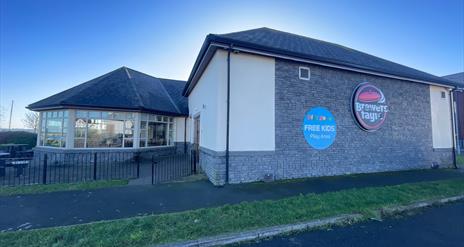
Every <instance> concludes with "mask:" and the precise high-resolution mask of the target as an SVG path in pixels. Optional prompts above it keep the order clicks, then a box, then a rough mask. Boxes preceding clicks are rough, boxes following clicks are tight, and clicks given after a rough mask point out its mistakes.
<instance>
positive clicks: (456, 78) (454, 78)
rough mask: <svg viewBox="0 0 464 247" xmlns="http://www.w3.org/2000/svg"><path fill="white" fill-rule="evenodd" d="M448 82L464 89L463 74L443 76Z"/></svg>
mask: <svg viewBox="0 0 464 247" xmlns="http://www.w3.org/2000/svg"><path fill="white" fill-rule="evenodd" d="M443 78H446V79H448V80H450V81H453V82H456V83H457V84H459V86H460V87H464V72H461V73H456V74H451V75H446V76H443Z"/></svg>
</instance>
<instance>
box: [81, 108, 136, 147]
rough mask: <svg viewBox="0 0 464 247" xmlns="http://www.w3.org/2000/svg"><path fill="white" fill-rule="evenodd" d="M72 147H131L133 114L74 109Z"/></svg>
mask: <svg viewBox="0 0 464 247" xmlns="http://www.w3.org/2000/svg"><path fill="white" fill-rule="evenodd" d="M74 127H75V133H74V147H76V148H118V147H119V148H122V147H133V142H134V141H133V133H134V114H133V113H122V112H99V111H76V120H75V124H74Z"/></svg>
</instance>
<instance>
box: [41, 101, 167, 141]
mask: <svg viewBox="0 0 464 247" xmlns="http://www.w3.org/2000/svg"><path fill="white" fill-rule="evenodd" d="M174 134H175V121H174V118H173V117H169V116H162V115H155V114H147V113H138V112H135V113H134V112H120V111H89V110H74V109H70V110H55V111H43V112H40V129H39V135H38V139H37V146H38V147H56V148H144V147H161V146H173V145H174V141H175V139H174V138H175V136H174Z"/></svg>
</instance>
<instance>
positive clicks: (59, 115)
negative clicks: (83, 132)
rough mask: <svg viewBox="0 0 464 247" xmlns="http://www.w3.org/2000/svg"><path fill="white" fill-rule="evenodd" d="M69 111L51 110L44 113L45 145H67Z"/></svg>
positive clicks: (43, 132)
mask: <svg viewBox="0 0 464 247" xmlns="http://www.w3.org/2000/svg"><path fill="white" fill-rule="evenodd" d="M67 115H68V114H67V111H49V112H44V113H42V116H43V118H42V123H41V124H42V127H41V131H42V135H41V138H43V140H44V141H43V145H44V146H50V147H64V146H65V145H66V143H65V140H66V133H67V128H66V125H65V124H66V123H67V120H68V119H67Z"/></svg>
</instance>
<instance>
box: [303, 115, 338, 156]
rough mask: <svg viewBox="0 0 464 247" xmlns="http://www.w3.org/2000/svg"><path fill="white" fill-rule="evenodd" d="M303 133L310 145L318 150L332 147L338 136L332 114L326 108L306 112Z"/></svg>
mask: <svg viewBox="0 0 464 247" xmlns="http://www.w3.org/2000/svg"><path fill="white" fill-rule="evenodd" d="M303 133H304V137H305V139H306V142H308V144H309V145H310V146H311V147H313V148H315V149H318V150H321V149H326V148H328V147H330V145H332V143H333V142H334V141H335V136H336V135H337V124H336V123H335V118H334V116H333V115H332V113H331V112H330V111H329V110H327V109H326V108H324V107H315V108H312V109H311V110H309V111H307V112H306V115H305V118H304V121H303Z"/></svg>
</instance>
